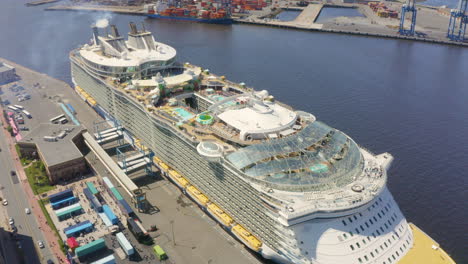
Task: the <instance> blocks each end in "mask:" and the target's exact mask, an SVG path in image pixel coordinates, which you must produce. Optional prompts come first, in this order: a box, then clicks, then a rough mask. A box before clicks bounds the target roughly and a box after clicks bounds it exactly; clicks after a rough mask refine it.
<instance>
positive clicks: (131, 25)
mask: <svg viewBox="0 0 468 264" xmlns="http://www.w3.org/2000/svg"><path fill="white" fill-rule="evenodd" d="M129 25H130V33H132V34H134V35H136V34H138V29H137V26H136V25H135V23H133V22H130V23H129Z"/></svg>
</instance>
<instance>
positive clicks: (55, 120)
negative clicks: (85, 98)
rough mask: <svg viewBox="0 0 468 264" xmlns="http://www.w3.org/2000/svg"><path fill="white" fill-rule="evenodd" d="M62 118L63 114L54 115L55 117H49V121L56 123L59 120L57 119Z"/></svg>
mask: <svg viewBox="0 0 468 264" xmlns="http://www.w3.org/2000/svg"><path fill="white" fill-rule="evenodd" d="M62 118H65V115H59V116H56V117H54V118H52V119H50V122H51V123H54V124H57V123H58V122H59V119H62Z"/></svg>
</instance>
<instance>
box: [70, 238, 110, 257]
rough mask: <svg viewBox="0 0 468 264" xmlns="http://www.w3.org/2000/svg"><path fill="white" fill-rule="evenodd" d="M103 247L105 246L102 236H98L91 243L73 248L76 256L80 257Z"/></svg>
mask: <svg viewBox="0 0 468 264" xmlns="http://www.w3.org/2000/svg"><path fill="white" fill-rule="evenodd" d="M103 248H106V243H105V241H104V238H99V239H97V240H94V241H93V242H91V243H88V244H86V245H83V246H81V247H77V248H76V249H75V254H76V256H77V257H78V258H82V257H84V256H86V255H89V254H91V253H93V252H96V251H98V250H101V249H103Z"/></svg>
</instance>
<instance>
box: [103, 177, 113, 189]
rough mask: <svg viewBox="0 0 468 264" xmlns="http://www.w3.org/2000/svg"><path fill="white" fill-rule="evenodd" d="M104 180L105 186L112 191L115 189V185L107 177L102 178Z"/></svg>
mask: <svg viewBox="0 0 468 264" xmlns="http://www.w3.org/2000/svg"><path fill="white" fill-rule="evenodd" d="M102 180H103V181H104V184H105V185H106V186H107V188H109V189H111V188H114V184H112V182H111V181H110V180H109V178H107V177H102Z"/></svg>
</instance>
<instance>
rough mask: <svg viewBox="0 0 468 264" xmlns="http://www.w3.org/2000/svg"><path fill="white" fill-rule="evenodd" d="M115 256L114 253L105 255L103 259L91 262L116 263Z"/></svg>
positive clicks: (101, 263) (94, 263) (93, 263)
mask: <svg viewBox="0 0 468 264" xmlns="http://www.w3.org/2000/svg"><path fill="white" fill-rule="evenodd" d="M115 263H116V262H115V257H114V255H113V254H112V255H109V256H107V257H104V258H102V259H99V260H96V261H94V262H91V264H115Z"/></svg>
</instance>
